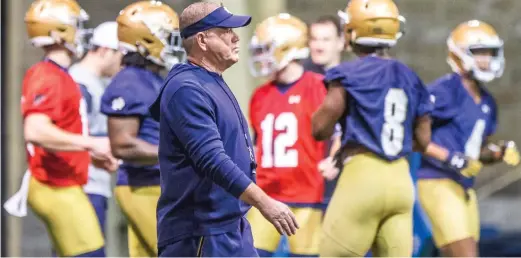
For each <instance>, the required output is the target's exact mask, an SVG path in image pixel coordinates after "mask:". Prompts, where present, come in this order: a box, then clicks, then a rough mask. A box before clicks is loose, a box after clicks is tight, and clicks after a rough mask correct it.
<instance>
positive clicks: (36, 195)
mask: <svg viewBox="0 0 521 258" xmlns="http://www.w3.org/2000/svg"><path fill="white" fill-rule="evenodd" d="M27 200H28V202H29V205H30V207H31V209H32V210H33V211H34V212H35V213H36V215H37V216H38V217H39V218H40V219H41V220H42V221H43V222H44V223H45V225H46V227H47V230H48V233H49V235H50V237H51V240H52V242H53V245H54V248H55V250H56V252H57V254H58V255H59V256H81V255H88V256H91V257H92V256H105V252H104V249H103V247H104V240H103V234H102V232H101V229H100V227H99V222H98V219H97V217H96V213H95V211H94V208H93V207H92V205H91V204H90V202H89V199H88V197H87V195H86V194H85V193H84V192H83V189H82V188H81V187H79V186H73V187H51V186H48V185H45V184H43V183H40V182H38V181H37V180H36V179H34V178H31V181H30V183H29V196H28V199H27Z"/></svg>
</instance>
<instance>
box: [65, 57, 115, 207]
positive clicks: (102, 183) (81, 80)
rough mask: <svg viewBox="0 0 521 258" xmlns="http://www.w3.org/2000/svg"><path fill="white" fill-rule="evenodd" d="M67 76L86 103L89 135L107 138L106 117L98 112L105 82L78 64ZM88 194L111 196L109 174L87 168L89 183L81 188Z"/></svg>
mask: <svg viewBox="0 0 521 258" xmlns="http://www.w3.org/2000/svg"><path fill="white" fill-rule="evenodd" d="M69 74H70V75H71V76H72V78H73V79H74V81H76V83H78V84H79V85H80V88H81V92H82V94H83V98H84V99H85V102H86V103H87V114H88V116H87V117H88V120H89V134H90V135H92V136H107V117H106V116H105V115H104V114H102V113H101V112H100V106H101V97H102V96H103V92H104V91H105V87H106V86H107V82H108V81H107V80H106V79H104V78H100V77H98V76H96V75H95V74H94V73H93V72H91V71H90V70H89V69H88V68H86V67H84V66H82V65H81V64H79V63H76V64H74V65H72V66H71V67H70V68H69ZM83 189H84V190H85V192H86V193H88V194H99V195H103V196H105V197H107V198H108V197H110V196H111V183H110V174H109V173H108V172H107V171H105V170H103V169H100V168H96V167H94V166H93V165H92V164H91V165H90V166H89V181H88V182H87V184H86V185H85V186H84V187H83Z"/></svg>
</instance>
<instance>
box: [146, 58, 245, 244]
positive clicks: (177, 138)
mask: <svg viewBox="0 0 521 258" xmlns="http://www.w3.org/2000/svg"><path fill="white" fill-rule="evenodd" d="M150 113H151V115H152V116H153V117H154V119H156V120H159V121H160V136H159V139H160V143H159V166H160V173H161V196H160V198H159V202H158V205H157V231H158V232H157V233H158V246H159V247H162V246H165V245H168V244H170V243H173V242H175V241H178V240H181V239H183V238H187V237H194V236H203V235H213V234H220V233H225V232H231V231H236V230H237V229H238V228H239V223H240V219H241V217H243V216H244V215H245V214H246V212H247V211H248V210H249V209H250V205H248V204H246V203H244V202H242V201H240V200H239V199H238V197H239V196H240V195H241V194H242V193H243V192H244V190H245V189H246V187H247V186H248V185H249V184H250V183H252V182H255V157H254V155H253V149H252V146H253V145H252V142H251V139H250V135H249V133H248V123H247V121H246V119H245V117H244V115H243V114H242V111H241V109H240V107H239V104H238V102H237V100H236V99H235V96H234V95H233V93H232V92H231V90H230V88H229V87H228V86H227V85H226V83H225V82H224V80H223V78H222V77H221V76H220V75H218V74H216V73H212V72H209V71H207V70H205V69H203V68H201V67H198V66H195V65H191V64H186V63H183V64H177V65H176V66H174V68H173V69H172V70H171V71H170V73H169V75H168V77H167V79H166V81H165V84H164V85H163V88H162V90H161V93H160V95H159V97H158V98H157V100H156V101H155V103H154V104H153V105H152V106H151V107H150Z"/></svg>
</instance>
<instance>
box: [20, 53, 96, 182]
mask: <svg viewBox="0 0 521 258" xmlns="http://www.w3.org/2000/svg"><path fill="white" fill-rule="evenodd" d="M86 111H87V110H86V106H85V102H84V100H83V99H82V95H81V90H80V87H79V86H78V85H77V84H76V83H75V82H74V80H73V79H72V78H71V76H70V75H69V74H68V73H67V71H66V70H65V69H63V68H61V67H60V66H58V65H57V64H55V63H53V62H52V61H42V62H39V63H37V64H35V65H34V66H32V67H31V68H30V69H29V70H28V71H27V73H26V74H25V77H24V80H23V89H22V114H23V117H24V119H25V118H26V117H27V116H28V115H30V114H34V113H39V114H44V115H47V116H48V117H49V118H50V119H51V120H52V121H53V122H54V124H55V125H56V126H57V127H59V128H60V129H62V130H64V131H67V132H70V133H75V134H84V135H87V134H88V124H87V114H86V113H87V112H86ZM27 154H28V155H27V156H28V162H29V169H30V171H31V175H32V176H33V177H34V178H36V179H37V180H38V181H40V182H43V183H46V184H48V185H52V186H72V185H84V184H86V183H87V177H88V168H89V163H90V156H89V153H88V152H87V151H76V152H50V151H47V150H45V149H43V148H41V147H38V146H33V145H32V144H28V145H27Z"/></svg>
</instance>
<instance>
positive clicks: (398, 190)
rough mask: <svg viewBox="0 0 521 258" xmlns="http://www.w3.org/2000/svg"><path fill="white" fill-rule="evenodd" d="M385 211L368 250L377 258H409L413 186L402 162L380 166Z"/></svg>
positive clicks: (411, 244)
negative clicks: (383, 186)
mask: <svg viewBox="0 0 521 258" xmlns="http://www.w3.org/2000/svg"><path fill="white" fill-rule="evenodd" d="M379 172H380V177H381V180H382V181H385V182H387V183H386V186H385V187H386V195H385V197H384V198H385V209H384V213H383V214H382V221H381V222H380V227H379V229H378V233H377V235H376V238H375V241H374V245H373V247H372V249H371V251H372V254H373V256H377V257H396V256H402V257H410V256H411V255H412V251H413V221H412V218H413V207H414V183H413V181H412V178H411V176H410V168H409V164H408V162H407V160H406V159H399V160H396V161H394V162H384V161H382V163H381V169H380V170H379Z"/></svg>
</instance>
